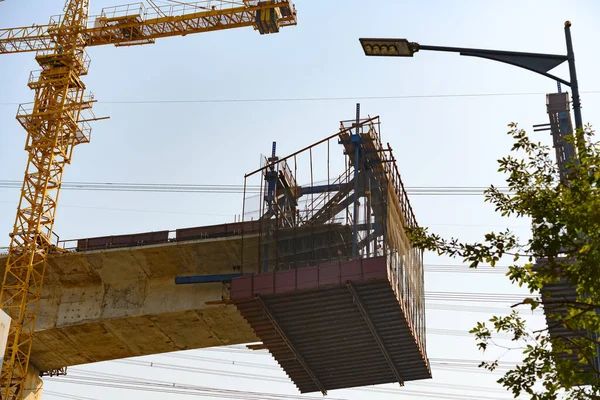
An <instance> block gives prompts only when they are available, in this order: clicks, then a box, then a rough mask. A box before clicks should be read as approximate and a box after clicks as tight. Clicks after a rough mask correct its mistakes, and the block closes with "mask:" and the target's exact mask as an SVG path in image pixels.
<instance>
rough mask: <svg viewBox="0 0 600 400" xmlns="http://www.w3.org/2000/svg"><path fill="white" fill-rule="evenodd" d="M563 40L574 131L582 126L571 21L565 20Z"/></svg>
mask: <svg viewBox="0 0 600 400" xmlns="http://www.w3.org/2000/svg"><path fill="white" fill-rule="evenodd" d="M565 40H566V42H567V61H568V63H569V80H570V81H571V82H570V83H571V85H570V86H571V96H572V99H573V113H574V114H575V131H577V130H579V129H582V128H583V119H582V117H581V102H580V99H579V84H578V83H577V71H576V70H575V53H574V52H573V41H572V40H571V22H570V21H567V22H565Z"/></svg>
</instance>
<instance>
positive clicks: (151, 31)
mask: <svg viewBox="0 0 600 400" xmlns="http://www.w3.org/2000/svg"><path fill="white" fill-rule="evenodd" d="M203 3H204V2H203ZM203 3H194V5H190V4H188V3H185V4H184V3H180V4H176V5H175V6H164V7H157V8H156V9H154V8H146V7H144V6H143V5H142V4H141V3H138V4H128V5H124V6H117V7H110V8H105V9H103V10H102V12H101V14H100V15H97V16H94V17H90V20H89V21H90V22H89V23H88V24H87V28H86V29H85V30H83V31H82V32H81V34H82V36H83V38H84V40H85V46H99V45H105V44H114V45H116V46H128V45H138V44H150V43H154V41H155V40H156V39H158V38H162V37H170V36H185V35H188V34H192V33H200V32H210V31H216V30H223V29H231V28H241V27H253V28H255V29H256V30H258V31H259V32H260V33H275V32H269V31H268V28H263V27H262V26H261V24H260V23H257V21H256V20H257V13H261V12H266V11H267V10H271V9H276V10H277V11H278V14H279V15H278V18H277V25H278V26H279V27H286V26H292V25H296V23H297V22H296V11H295V7H294V4H293V3H292V2H290V1H273V2H247V3H256V4H248V5H247V6H243V7H233V8H221V9H216V8H215V9H210V10H204V8H207V7H203V6H199V5H197V4H203ZM213 3H214V1H213ZM184 5H185V6H187V7H184ZM62 18H63V16H62V15H61V16H56V17H52V18H51V19H50V22H49V23H48V24H46V25H39V26H38V25H32V26H27V27H19V28H11V29H0V53H23V52H30V51H38V50H50V49H52V48H54V46H55V43H54V39H53V36H52V31H53V29H56V27H58V26H60V24H61V21H62Z"/></svg>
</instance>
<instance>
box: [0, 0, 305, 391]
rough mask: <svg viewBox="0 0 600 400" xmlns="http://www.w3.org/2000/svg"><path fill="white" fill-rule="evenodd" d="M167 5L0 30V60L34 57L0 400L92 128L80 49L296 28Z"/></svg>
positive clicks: (279, 4)
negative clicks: (80, 149)
mask: <svg viewBox="0 0 600 400" xmlns="http://www.w3.org/2000/svg"><path fill="white" fill-rule="evenodd" d="M0 1H2V0H0ZM173 3H174V5H171V6H166V7H165V6H163V7H154V8H152V9H146V8H145V7H144V6H143V4H141V3H138V4H134V5H125V6H118V7H111V8H108V9H104V10H103V11H102V13H101V14H100V15H99V16H96V17H94V18H92V19H91V21H88V6H89V0H68V1H67V3H66V5H65V8H64V11H65V14H64V15H62V16H60V17H53V18H52V19H51V20H50V23H49V24H47V25H33V26H30V27H20V28H10V29H1V30H0V54H3V53H20V52H28V51H35V52H36V57H35V58H36V61H37V62H38V64H39V65H40V68H41V69H40V70H39V71H36V72H32V73H31V75H30V78H29V83H28V86H29V87H30V88H31V89H32V90H34V91H35V98H34V102H33V103H30V104H23V105H21V106H19V111H18V113H17V120H18V121H19V123H20V124H21V125H22V126H23V128H24V129H25V130H26V131H27V141H26V144H25V150H26V151H27V153H28V159H27V166H26V168H25V177H24V180H23V186H22V188H21V196H20V200H19V205H18V210H17V216H16V219H15V224H14V227H13V230H12V232H11V233H10V248H9V254H8V261H7V264H6V270H5V275H4V279H3V282H2V288H1V292H0V299H1V301H2V309H3V310H4V311H5V312H6V313H7V314H8V315H9V316H10V317H11V319H12V322H11V325H10V328H9V335H8V342H7V347H6V352H5V355H4V360H3V364H2V372H1V373H0V399H2V400H12V399H22V398H23V395H24V391H25V387H24V384H25V380H26V377H27V373H28V368H29V358H30V353H31V347H32V341H33V334H34V332H35V322H36V316H37V313H38V307H39V300H40V297H41V294H42V288H43V280H44V272H45V268H46V259H47V257H48V255H49V254H50V253H52V252H54V251H58V250H57V248H56V246H55V242H56V240H55V237H56V235H55V234H54V232H53V229H54V221H55V217H56V208H57V204H58V197H59V192H60V187H61V182H62V176H63V172H64V168H65V166H66V165H67V164H70V163H71V157H72V153H73V148H74V147H75V146H76V145H79V144H82V143H87V142H89V139H90V133H91V127H90V125H89V122H91V121H94V120H97V119H98V118H96V117H95V116H94V114H93V112H92V110H91V108H92V105H93V103H94V101H95V100H94V99H93V95H91V94H86V86H85V84H84V83H83V82H82V81H81V77H82V76H85V75H86V74H87V73H88V69H89V65H90V59H89V57H88V55H87V53H86V51H85V48H86V47H87V46H97V45H104V44H113V45H117V46H127V45H140V44H149V43H153V42H154V40H155V39H157V38H161V37H169V36H176V35H182V36H185V35H187V34H190V33H199V32H208V31H214V30H222V29H230V28H238V27H245V26H250V27H254V29H256V30H258V31H259V33H261V34H265V33H276V32H278V31H279V28H280V27H282V26H291V25H295V24H296V11H295V9H294V5H293V4H292V3H291V2H290V1H283V0H270V1H249V0H244V1H236V2H232V1H223V2H221V1H212V2H211V1H202V2H197V3H181V2H175V1H174V2H173Z"/></svg>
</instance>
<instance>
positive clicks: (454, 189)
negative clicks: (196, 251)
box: [0, 180, 510, 196]
mask: <svg viewBox="0 0 600 400" xmlns="http://www.w3.org/2000/svg"><path fill="white" fill-rule="evenodd" d="M22 185H23V183H22V182H21V181H16V180H0V188H3V189H20V188H21V186H22ZM61 188H62V189H64V190H87V191H108V192H159V193H212V194H240V193H244V186H243V185H213V184H211V185H208V184H168V183H127V182H63V183H62V185H61ZM405 189H406V192H407V194H408V195H410V196H469V195H472V196H480V195H482V194H483V192H484V191H485V190H486V189H487V187H484V186H413V187H411V186H406V187H405ZM497 189H498V190H499V191H501V192H503V193H510V191H509V188H508V187H506V186H505V187H497ZM260 190H261V187H260V186H259V185H248V186H246V191H245V193H246V194H260Z"/></svg>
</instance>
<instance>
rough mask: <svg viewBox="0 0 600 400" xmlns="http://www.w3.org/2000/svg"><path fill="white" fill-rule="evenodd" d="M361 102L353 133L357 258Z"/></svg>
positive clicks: (353, 218) (357, 104) (353, 247)
mask: <svg viewBox="0 0 600 400" xmlns="http://www.w3.org/2000/svg"><path fill="white" fill-rule="evenodd" d="M359 123H360V103H356V130H355V133H354V135H352V144H353V145H354V215H353V216H352V222H353V225H354V226H353V228H352V258H357V255H358V254H357V253H358V252H357V247H358V212H359V210H358V162H359V156H360V151H359V145H360V134H359V132H360V129H359Z"/></svg>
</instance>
